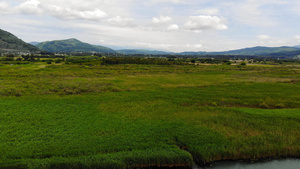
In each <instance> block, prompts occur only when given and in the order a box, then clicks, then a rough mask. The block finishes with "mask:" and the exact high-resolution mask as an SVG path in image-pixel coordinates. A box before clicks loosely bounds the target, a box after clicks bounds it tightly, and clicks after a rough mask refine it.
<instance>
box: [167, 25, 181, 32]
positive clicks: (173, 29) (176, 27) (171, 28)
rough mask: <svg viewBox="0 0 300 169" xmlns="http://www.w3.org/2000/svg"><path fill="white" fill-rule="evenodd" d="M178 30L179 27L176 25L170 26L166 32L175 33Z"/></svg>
mask: <svg viewBox="0 0 300 169" xmlns="http://www.w3.org/2000/svg"><path fill="white" fill-rule="evenodd" d="M177 30H179V26H178V25H176V24H172V25H170V26H169V27H168V31H177Z"/></svg>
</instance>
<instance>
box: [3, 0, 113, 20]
mask: <svg viewBox="0 0 300 169" xmlns="http://www.w3.org/2000/svg"><path fill="white" fill-rule="evenodd" d="M49 2H50V3H44V2H41V0H40V1H39V0H27V1H25V2H23V3H20V4H18V5H16V6H12V5H9V4H8V3H6V2H0V10H1V12H0V13H4V14H8V13H9V14H31V15H50V16H54V17H56V18H59V19H67V20H68V19H70V20H71V19H82V20H100V19H103V18H105V17H106V16H107V14H106V13H105V12H103V11H102V10H100V9H98V8H94V9H92V10H78V9H76V8H68V7H64V6H59V5H54V4H52V3H51V2H52V1H49Z"/></svg>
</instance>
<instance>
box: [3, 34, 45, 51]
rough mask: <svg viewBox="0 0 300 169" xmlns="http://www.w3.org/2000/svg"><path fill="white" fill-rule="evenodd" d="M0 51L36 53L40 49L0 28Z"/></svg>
mask: <svg viewBox="0 0 300 169" xmlns="http://www.w3.org/2000/svg"><path fill="white" fill-rule="evenodd" d="M0 52H12V53H16V52H25V53H38V52H40V49H38V48H37V47H35V46H33V45H31V44H28V43H26V42H24V41H23V40H21V39H19V38H17V37H16V36H15V35H13V34H11V33H9V32H7V31H4V30H1V29H0Z"/></svg>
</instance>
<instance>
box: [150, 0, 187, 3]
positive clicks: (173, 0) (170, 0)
mask: <svg viewBox="0 0 300 169" xmlns="http://www.w3.org/2000/svg"><path fill="white" fill-rule="evenodd" d="M152 1H153V2H155V3H165V2H167V3H174V4H180V3H186V0H152Z"/></svg>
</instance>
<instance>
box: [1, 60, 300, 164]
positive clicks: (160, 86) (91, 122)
mask: <svg viewBox="0 0 300 169" xmlns="http://www.w3.org/2000/svg"><path fill="white" fill-rule="evenodd" d="M0 82H1V83H0V96H1V97H0V168H5V169H7V168H20V169H23V168H24V169H25V168H26V169H27V168H28V169H39V168H44V169H50V168H144V167H191V166H192V165H193V163H194V162H196V163H199V164H208V163H211V162H213V161H219V160H260V159H266V158H287V157H296V158H299V157H300V67H299V65H294V66H288V65H247V66H241V65H187V64H184V65H139V64H118V65H101V64H95V65H92V64H90V65H89V64H84V65H80V64H64V63H59V64H51V65H49V64H46V63H44V62H35V63H28V64H0Z"/></svg>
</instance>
